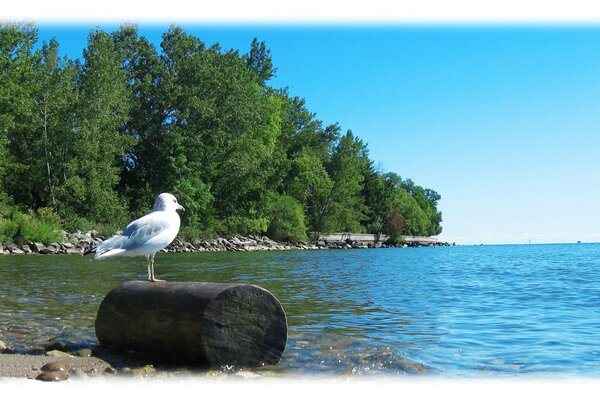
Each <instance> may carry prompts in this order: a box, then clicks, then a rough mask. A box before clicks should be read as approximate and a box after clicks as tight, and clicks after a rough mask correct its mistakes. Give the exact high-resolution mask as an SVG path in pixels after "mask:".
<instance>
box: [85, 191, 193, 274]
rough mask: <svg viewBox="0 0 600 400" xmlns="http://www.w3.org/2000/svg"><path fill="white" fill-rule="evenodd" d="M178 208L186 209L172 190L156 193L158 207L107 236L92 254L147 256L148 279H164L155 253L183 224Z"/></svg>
mask: <svg viewBox="0 0 600 400" xmlns="http://www.w3.org/2000/svg"><path fill="white" fill-rule="evenodd" d="M177 210H183V211H185V208H183V206H181V205H180V204H179V203H178V202H177V199H176V198H175V196H173V195H172V194H171V193H161V194H159V195H158V196H156V199H155V200H154V208H153V209H152V210H151V211H150V212H149V213H148V214H146V215H144V216H143V217H141V218H138V219H136V220H135V221H133V222H130V223H129V225H127V226H126V227H125V229H124V230H123V233H121V234H120V235H114V236H113V237H111V238H109V239H106V240H105V241H103V242H102V243H100V244H98V245H97V246H96V247H95V248H93V249H92V250H90V251H89V253H96V255H95V256H94V260H103V259H105V258H109V257H116V256H122V257H135V256H145V257H146V259H147V260H148V264H147V267H148V280H149V281H150V282H164V281H163V280H161V279H156V278H155V277H154V256H155V255H156V252H158V251H159V250H161V249H164V248H165V247H167V246H168V245H169V244H170V243H171V242H172V241H173V239H175V236H177V233H178V232H179V225H180V224H181V221H180V219H179V214H177Z"/></svg>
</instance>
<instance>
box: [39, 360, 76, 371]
mask: <svg viewBox="0 0 600 400" xmlns="http://www.w3.org/2000/svg"><path fill="white" fill-rule="evenodd" d="M41 369H42V371H44V372H51V371H63V372H67V371H68V370H69V366H68V365H67V364H65V363H61V362H58V361H55V362H51V363H48V364H44V365H43V366H42V368H41Z"/></svg>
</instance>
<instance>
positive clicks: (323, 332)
mask: <svg viewBox="0 0 600 400" xmlns="http://www.w3.org/2000/svg"><path fill="white" fill-rule="evenodd" d="M156 273H157V276H158V277H159V278H162V279H167V280H172V281H185V280H197V281H215V282H245V283H254V284H258V285H260V286H263V287H265V288H267V289H268V290H270V291H271V292H273V293H274V294H275V295H276V296H277V298H278V299H279V300H280V301H281V303H282V305H283V306H284V308H285V310H286V313H287V317H288V324H289V331H290V340H289V342H288V347H287V349H286V352H285V353H284V357H283V358H282V361H281V364H280V366H279V367H278V368H279V370H280V371H283V372H285V371H287V372H288V373H289V372H291V373H296V372H308V373H320V372H328V371H329V372H331V371H333V372H335V373H354V372H356V371H367V370H369V371H371V372H375V373H381V374H385V373H393V372H395V371H397V370H398V369H402V370H405V369H406V368H405V366H403V365H400V364H401V363H399V362H397V360H399V359H402V360H410V361H411V362H414V363H417V364H418V363H420V364H423V365H424V366H425V367H426V370H427V371H428V373H430V374H435V375H442V376H456V375H458V376H486V377H489V376H505V375H510V376H512V375H527V376H586V377H590V376H591V377H598V376H600V244H560V245H502V246H456V247H435V248H406V249H366V250H319V251H280V252H249V253H197V254H162V253H161V254H159V255H158V256H157V260H156ZM0 274H1V275H2V277H3V279H2V280H1V281H0V290H1V293H2V298H1V299H0V340H4V341H7V342H9V343H12V344H13V345H15V346H16V347H17V348H19V349H23V351H27V349H28V348H32V347H35V346H36V345H38V344H40V343H43V342H44V341H47V340H51V339H52V340H54V339H55V338H62V339H65V340H70V341H73V342H78V343H82V345H90V344H91V345H92V346H93V345H94V344H95V343H96V342H95V340H96V339H95V335H94V329H93V321H94V317H95V313H96V311H97V308H98V305H99V303H100V301H101V300H102V298H103V296H104V295H105V294H106V293H107V292H108V291H110V289H111V288H112V287H114V286H115V285H117V284H119V283H120V282H123V281H124V280H128V279H144V278H145V274H146V270H145V264H144V260H143V259H115V260H109V261H106V262H90V261H88V260H87V259H86V258H83V257H78V256H62V257H61V256H21V257H0ZM28 346H29V347H28ZM399 365H400V366H399Z"/></svg>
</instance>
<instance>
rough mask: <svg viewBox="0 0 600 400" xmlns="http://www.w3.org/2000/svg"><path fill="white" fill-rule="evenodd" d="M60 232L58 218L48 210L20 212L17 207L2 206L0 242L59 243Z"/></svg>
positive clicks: (60, 238) (0, 212) (0, 213)
mask: <svg viewBox="0 0 600 400" xmlns="http://www.w3.org/2000/svg"><path fill="white" fill-rule="evenodd" d="M60 230H61V226H60V218H59V217H58V215H57V214H56V213H55V212H54V211H53V210H52V209H50V208H40V209H39V210H38V211H37V212H32V211H29V212H22V211H20V210H19V209H18V208H17V207H9V206H4V207H3V208H2V211H0V242H4V243H15V242H22V243H28V242H44V243H51V242H59V241H61V240H62V234H61V232H60Z"/></svg>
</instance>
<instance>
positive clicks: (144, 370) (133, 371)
mask: <svg viewBox="0 0 600 400" xmlns="http://www.w3.org/2000/svg"><path fill="white" fill-rule="evenodd" d="M121 373H123V374H125V375H132V376H134V377H139V376H144V377H145V376H150V375H154V374H155V373H156V369H154V366H152V365H144V366H143V367H141V368H129V367H125V368H123V369H122V370H121Z"/></svg>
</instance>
